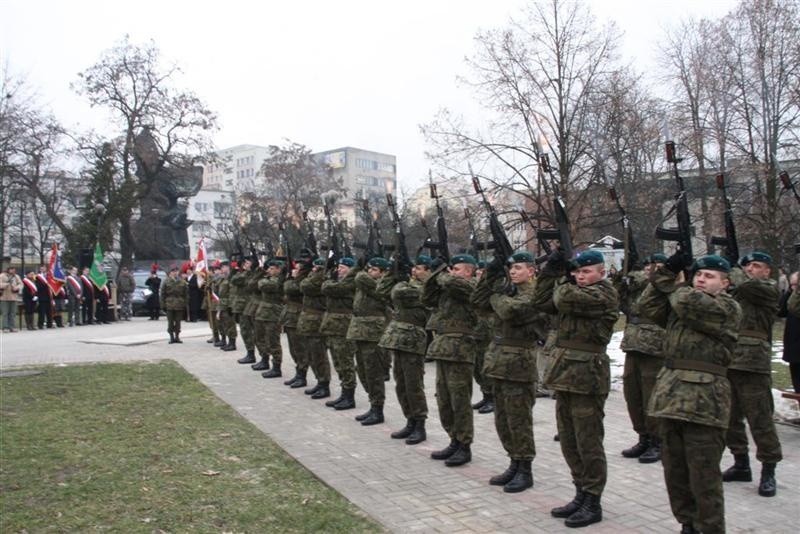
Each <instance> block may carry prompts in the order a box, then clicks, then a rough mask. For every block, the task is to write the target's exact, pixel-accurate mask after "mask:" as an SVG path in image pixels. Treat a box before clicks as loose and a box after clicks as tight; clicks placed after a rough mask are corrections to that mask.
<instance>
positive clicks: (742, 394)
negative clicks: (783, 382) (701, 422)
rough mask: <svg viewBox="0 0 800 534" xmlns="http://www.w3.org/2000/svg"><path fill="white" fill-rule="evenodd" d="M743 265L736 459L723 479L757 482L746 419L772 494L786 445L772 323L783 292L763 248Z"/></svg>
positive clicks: (733, 366)
mask: <svg viewBox="0 0 800 534" xmlns="http://www.w3.org/2000/svg"><path fill="white" fill-rule="evenodd" d="M741 265H742V267H743V269H744V273H746V276H745V274H744V273H742V269H739V268H738V267H735V268H734V269H733V270H732V271H731V282H732V283H733V298H734V299H736V301H737V302H738V303H739V306H740V307H741V308H742V323H741V329H740V330H739V341H738V342H737V344H736V350H735V351H734V353H733V358H732V359H731V363H730V365H729V366H728V380H729V381H730V383H731V420H730V423H729V424H728V433H727V435H726V437H725V441H726V444H727V446H728V448H729V449H730V451H731V453H732V454H733V457H734V461H735V463H734V464H733V466H731V467H730V468H728V469H727V470H725V471H724V472H723V473H722V481H723V482H731V481H742V482H750V481H751V480H753V475H752V472H751V471H750V457H749V455H748V452H747V434H746V433H745V428H744V419H745V418H747V424H748V425H749V426H750V432H751V434H753V441H755V443H756V458H758V461H760V462H761V464H762V468H761V481H760V483H759V486H758V494H759V495H761V496H763V497H773V496H774V495H775V493H776V491H777V487H776V484H775V464H777V463H778V462H780V461H781V459H782V458H783V455H782V454H781V444H780V441H778V434H777V432H776V431H775V423H774V422H773V419H772V416H773V413H774V411H775V407H774V405H773V401H772V376H771V373H772V364H771V360H772V325H773V323H774V322H775V317H776V314H777V313H778V300H779V298H780V291H779V290H778V284H777V283H776V282H775V281H774V280H771V279H770V274H771V269H772V258H771V257H770V256H769V255H768V254H766V253H764V252H758V251H756V252H753V253H751V254H748V255H747V256H745V257H744V258H742V260H741Z"/></svg>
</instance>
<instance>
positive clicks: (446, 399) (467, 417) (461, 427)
mask: <svg viewBox="0 0 800 534" xmlns="http://www.w3.org/2000/svg"><path fill="white" fill-rule="evenodd" d="M477 264H478V262H477V261H475V258H473V257H472V256H470V255H469V254H460V255H457V256H453V258H452V259H451V261H450V267H449V268H448V266H447V264H446V263H444V260H443V259H442V258H437V259H436V260H434V262H433V263H432V264H431V269H432V271H433V272H432V274H431V276H430V277H429V278H428V279H427V280H425V283H424V284H423V286H422V296H421V297H420V300H421V302H422V303H423V304H424V305H425V306H428V307H436V312H435V314H436V319H435V323H434V324H435V328H436V333H435V334H434V338H433V342H432V343H431V344H430V346H429V347H428V353H427V355H428V357H430V358H432V359H433V360H435V361H436V403H437V405H438V407H439V420H440V421H441V422H442V426H443V427H444V429H445V431H446V432H447V435H448V436H450V444H449V445H448V446H447V447H445V448H444V449H442V450H439V451H434V452H433V453H431V458H433V459H434V460H444V461H445V462H444V463H445V465H446V466H448V467H454V466H459V465H464V464H465V463H467V462H469V461H471V460H472V451H471V445H472V439H473V436H474V428H473V414H472V407H471V404H470V403H471V402H472V375H473V367H474V365H475V352H476V347H477V343H476V336H475V325H476V324H477V322H478V316H477V315H476V313H475V308H474V306H472V304H471V303H470V298H471V297H472V293H473V291H474V290H475V281H474V279H473V274H474V272H475V268H476V267H477ZM429 322H430V321H429Z"/></svg>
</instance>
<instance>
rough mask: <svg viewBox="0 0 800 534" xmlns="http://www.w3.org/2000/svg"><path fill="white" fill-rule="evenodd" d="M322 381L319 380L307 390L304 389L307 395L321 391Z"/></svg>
mask: <svg viewBox="0 0 800 534" xmlns="http://www.w3.org/2000/svg"><path fill="white" fill-rule="evenodd" d="M321 385H322V382H317V383H316V384H315V385H314V386H313V387H310V388H308V389H307V390H305V391H303V393H305V394H306V395H313V394H314V393H316V392H317V391H319V388H320V386H321Z"/></svg>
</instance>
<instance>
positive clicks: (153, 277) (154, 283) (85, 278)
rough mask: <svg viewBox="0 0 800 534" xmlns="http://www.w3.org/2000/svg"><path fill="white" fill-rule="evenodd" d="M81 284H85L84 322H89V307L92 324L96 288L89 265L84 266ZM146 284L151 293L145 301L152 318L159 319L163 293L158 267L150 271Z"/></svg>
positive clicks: (90, 322)
mask: <svg viewBox="0 0 800 534" xmlns="http://www.w3.org/2000/svg"><path fill="white" fill-rule="evenodd" d="M81 284H82V286H83V287H82V290H83V324H87V313H86V312H87V308H88V310H90V311H89V313H88V324H92V323H93V321H92V320H91V318H92V315H91V308H92V301H93V300H94V288H93V287H92V283H91V281H90V280H89V268H88V267H84V269H83V275H82V276H81ZM144 285H146V286H147V289H149V290H150V294H149V295H148V296H147V300H146V301H145V306H146V307H147V311H148V312H149V315H150V320H151V321H158V318H159V317H160V316H161V308H160V302H161V300H160V298H159V295H161V278H160V277H159V276H158V269H153V270H152V271H150V276H148V277H147V280H145V282H144Z"/></svg>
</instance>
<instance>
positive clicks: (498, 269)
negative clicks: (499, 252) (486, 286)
mask: <svg viewBox="0 0 800 534" xmlns="http://www.w3.org/2000/svg"><path fill="white" fill-rule="evenodd" d="M505 265H506V262H505V261H504V259H503V258H501V257H500V256H495V257H494V258H492V261H490V262H489V265H487V266H486V274H487V275H488V276H492V277H497V276H500V275H501V274H503V271H504V269H505Z"/></svg>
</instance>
